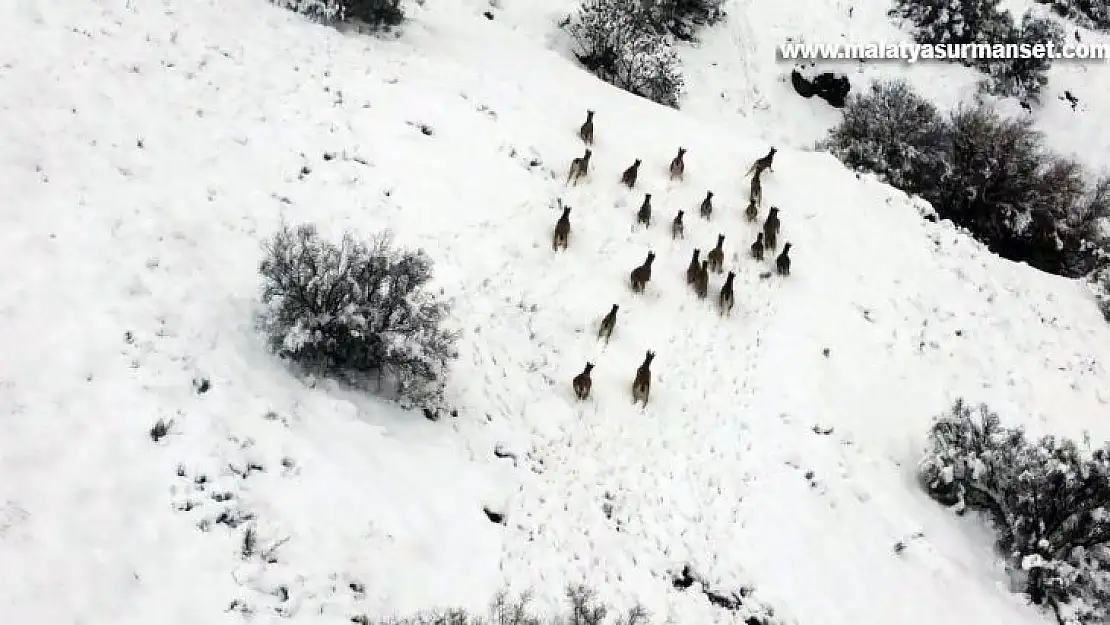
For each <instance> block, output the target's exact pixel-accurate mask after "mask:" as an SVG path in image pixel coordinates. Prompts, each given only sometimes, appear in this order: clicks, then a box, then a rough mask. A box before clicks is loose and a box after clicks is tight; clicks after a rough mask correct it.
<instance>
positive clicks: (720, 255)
mask: <svg viewBox="0 0 1110 625" xmlns="http://www.w3.org/2000/svg"><path fill="white" fill-rule="evenodd" d="M724 248H725V235H723V234H718V235H717V247H715V248H713V249H711V250H709V253H708V254H706V255H705V257H706V259H708V260H709V268H710V269H712V270H713V273H721V271H723V269H722V267H723V266H724V264H725V249H724Z"/></svg>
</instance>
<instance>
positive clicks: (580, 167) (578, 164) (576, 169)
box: [567, 148, 593, 186]
mask: <svg viewBox="0 0 1110 625" xmlns="http://www.w3.org/2000/svg"><path fill="white" fill-rule="evenodd" d="M592 155H593V150H590V149H589V148H586V153H585V154H583V155H582V156H580V157H578V158H576V159H574V160H573V161H571V162H570V171H569V172H567V183H568V184H569V183H570V182H571V181H572V180H573V181H574V184H575V186H577V185H578V179H579V178H582V177H584V176H585V175H586V174H588V173H590V156H592Z"/></svg>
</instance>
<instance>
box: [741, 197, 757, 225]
mask: <svg viewBox="0 0 1110 625" xmlns="http://www.w3.org/2000/svg"><path fill="white" fill-rule="evenodd" d="M744 217H746V218H747V219H748V221H750V222H752V223H755V220H756V218H757V217H759V207H758V206H756V204H755V202H748V207H747V208H745V209H744Z"/></svg>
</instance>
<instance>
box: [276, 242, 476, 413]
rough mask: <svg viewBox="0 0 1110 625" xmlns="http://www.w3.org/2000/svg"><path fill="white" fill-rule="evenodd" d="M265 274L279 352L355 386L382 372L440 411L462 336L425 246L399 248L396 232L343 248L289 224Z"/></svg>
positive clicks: (402, 394)
mask: <svg viewBox="0 0 1110 625" xmlns="http://www.w3.org/2000/svg"><path fill="white" fill-rule="evenodd" d="M259 272H260V273H261V275H262V303H263V305H264V310H263V312H262V314H261V315H260V319H259V321H260V325H261V327H262V329H263V330H264V332H265V333H266V336H267V338H268V340H269V344H270V346H271V348H272V349H274V350H275V351H276V352H277V353H278V354H280V355H281V356H283V357H286V358H289V359H290V360H292V361H294V362H296V363H298V364H300V365H303V366H305V367H306V368H309V369H310V370H313V371H315V372H319V373H324V374H333V375H340V376H343V377H345V378H347V379H348V380H351V381H353V382H356V383H358V382H360V381H361V379H362V378H364V376H365V375H366V374H376V376H377V380H378V382H379V387H380V384H381V382H382V381H383V380H389V381H390V382H392V383H393V384H394V385H395V387H396V389H397V399H398V400H400V401H402V403H407V404H413V405H416V404H419V405H420V406H421V407H425V408H430V409H435V408H439V406H438V405H436V404H437V403H438V401H439V400H440V398H441V394H442V391H443V387H444V375H445V371H446V367H447V363H448V362H449V361H450V359H452V358H454V356H455V352H454V348H453V344H454V341H455V339H456V336H457V335H456V334H455V333H454V332H451V331H449V330H446V329H444V320H445V318H446V316H447V313H448V305H447V303H445V302H444V301H442V300H440V299H439V298H437V297H436V296H435V295H434V294H432V293H429V292H428V291H426V290H425V288H424V287H425V285H426V283H427V282H428V281H429V280H430V279H431V277H432V262H431V259H430V258H428V256H427V255H426V254H425V253H424V252H423V251H420V250H418V251H415V252H412V251H407V250H399V249H396V248H394V247H393V245H392V238H391V236H390V233H389V232H385V233H381V234H378V235H376V236H375V237H373V238H372V239H371V240H370V241H369V242H362V241H359V240H356V239H355V238H354V237H353V236H352V235H351V234H350V233H347V234H344V236H343V238H342V240H341V241H340V242H339V243H338V244H335V243H332V242H330V241H327V240H324V239H322V238H320V236H319V235H318V234H317V232H316V229H315V227H314V226H312V225H311V224H306V225H301V226H298V227H297V228H295V229H290V228H289V227H288V226H283V227H282V228H281V229H280V230H279V231H278V232H277V233H276V234H275V235H274V236H273V238H271V239H270V240H269V241H268V242H267V243H266V246H265V249H264V258H263V260H262V262H261V264H260V266H259Z"/></svg>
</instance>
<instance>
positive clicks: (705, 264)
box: [694, 260, 709, 299]
mask: <svg viewBox="0 0 1110 625" xmlns="http://www.w3.org/2000/svg"><path fill="white" fill-rule="evenodd" d="M694 293H697V295H698V299H705V298H706V297H708V296H709V261H708V260H703V261H701V268H700V269H698V276H697V278H694Z"/></svg>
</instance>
